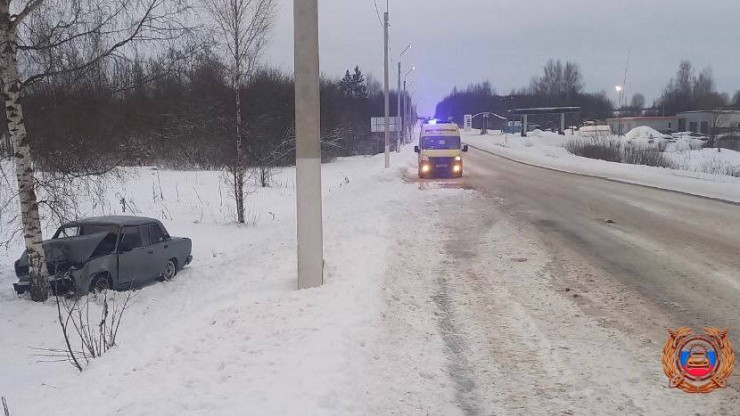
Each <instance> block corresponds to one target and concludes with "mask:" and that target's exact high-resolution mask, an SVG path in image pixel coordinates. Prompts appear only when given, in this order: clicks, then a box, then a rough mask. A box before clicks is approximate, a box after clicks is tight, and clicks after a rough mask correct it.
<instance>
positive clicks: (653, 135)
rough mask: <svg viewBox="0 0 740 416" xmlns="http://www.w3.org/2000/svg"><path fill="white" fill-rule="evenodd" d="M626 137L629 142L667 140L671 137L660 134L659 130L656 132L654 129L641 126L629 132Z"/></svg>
mask: <svg viewBox="0 0 740 416" xmlns="http://www.w3.org/2000/svg"><path fill="white" fill-rule="evenodd" d="M624 137H626V138H627V140H635V139H648V140H649V139H666V138H668V137H669V136H667V135H665V134H663V133H661V132H659V131H658V130H655V129H654V128H652V127H647V126H640V127H635V128H634V129H632V130H630V131H629V132H627V134H625V135H624Z"/></svg>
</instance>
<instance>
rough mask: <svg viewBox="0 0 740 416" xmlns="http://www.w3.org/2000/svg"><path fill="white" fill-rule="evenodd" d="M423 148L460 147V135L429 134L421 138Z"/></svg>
mask: <svg viewBox="0 0 740 416" xmlns="http://www.w3.org/2000/svg"><path fill="white" fill-rule="evenodd" d="M421 148H422V149H459V148H460V137H459V136H429V137H423V138H422V139H421Z"/></svg>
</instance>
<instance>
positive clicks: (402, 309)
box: [0, 135, 737, 416]
mask: <svg viewBox="0 0 740 416" xmlns="http://www.w3.org/2000/svg"><path fill="white" fill-rule="evenodd" d="M530 139H531V140H534V139H535V137H532V138H530ZM466 140H467V141H468V142H469V143H471V144H474V143H475V142H477V144H476V145H477V146H480V147H486V146H492V147H493V148H495V149H496V151H499V149H503V151H508V152H511V153H508V154H507V156H510V157H530V156H527V155H539V156H537V157H541V158H544V160H547V159H548V158H550V156H547V155H546V153H540V152H550V151H552V152H555V154H558V155H560V156H559V157H561V158H562V160H564V161H565V162H566V165H565V166H568V165H567V163H570V164H571V165H570V168H573V166H572V165H573V163H574V162H573V160H571V158H569V157H565V156H564V155H563V154H562V153H557V152H559V150H553V149H560V150H563V149H562V148H559V147H557V146H556V145H552V146H549V147H548V146H537V147H538V148H539V149H540V150H537V151H533V150H532V149H531V148H530V147H526V146H525V145H522V146H511V145H510V146H509V147H504V146H501V144H503V145H506V143H507V141H508V142H509V143H512V141H513V140H521V139H519V138H518V137H517V138H514V137H512V136H509V137H508V138H505V137H500V138H499V137H496V136H489V137H482V138H480V137H472V136H468V137H467V138H466ZM556 140H560V138H558V137H554V136H551V135H544V136H542V142H543V143H547V142H548V141H552V142H553V143H555V142H556ZM497 142H500V143H499V144H496V143H497ZM532 147H535V146H534V145H533V146H532ZM522 155H524V156H522ZM471 157H472V155H471ZM554 159H557V158H554ZM492 160H493V159H492ZM534 160H535V161H536V160H537V159H536V158H534ZM577 160H581V158H577ZM382 165H383V156H382V155H380V156H377V157H357V158H346V159H340V160H338V161H336V162H334V163H330V164H326V165H324V166H323V179H324V181H323V183H324V218H325V259H326V273H325V276H326V284H325V285H324V286H323V287H321V288H317V289H311V290H306V291H296V290H294V288H295V285H296V280H295V279H296V276H295V219H294V218H295V203H294V175H295V172H294V170H293V169H285V170H283V171H282V172H280V173H279V174H278V175H277V176H276V177H275V184H274V186H273V187H271V188H267V189H258V188H253V192H252V193H251V194H250V196H249V198H248V201H249V203H248V212H249V214H248V218H249V219H250V225H248V226H236V225H235V224H234V223H233V221H232V219H233V213H232V211H231V208H230V207H231V202H230V200H229V199H228V192H227V191H226V189H227V187H226V185H225V184H224V183H223V181H222V179H221V176H220V174H219V173H216V172H174V171H164V170H154V169H151V168H141V169H129V170H128V171H127V172H126V175H124V177H125V179H124V180H122V181H121V182H117V183H113V184H111V185H110V186H109V188H108V189H107V191H106V193H105V194H104V195H103V197H101V198H98V199H95V200H90V201H87V211H88V212H89V213H90V214H91V215H93V214H102V213H119V212H120V203H119V201H120V200H121V198H122V197H125V199H126V200H127V201H128V206H129V208H131V207H133V208H134V210H135V213H137V214H141V215H148V216H153V217H156V218H159V219H161V220H162V221H163V222H164V224H165V225H166V226H167V228H168V230H169V231H170V233H171V234H172V235H182V236H189V237H191V238H192V239H193V245H194V256H195V260H194V262H193V264H192V265H191V266H189V267H188V268H187V269H185V270H184V271H183V272H182V273H181V274H179V275H178V276H177V277H176V278H175V280H174V281H172V282H168V283H158V284H154V285H151V286H148V287H144V288H142V289H140V290H138V291H137V292H136V293H137V295H136V298H135V303H134V306H133V308H132V309H131V310H130V311H129V312H128V314H127V315H126V316H125V322H124V324H123V326H122V328H121V331H120V335H119V343H118V344H119V345H118V346H117V347H115V348H114V349H113V350H111V351H110V352H109V353H108V354H106V355H105V356H103V357H102V358H100V359H97V360H94V361H93V362H91V364H90V365H89V366H87V368H86V369H85V371H84V372H82V373H81V374H79V373H77V371H76V370H74V369H73V368H72V367H71V366H70V365H68V364H66V363H39V362H37V361H38V358H37V357H34V356H33V353H34V350H33V349H32V348H59V347H61V346H62V342H63V341H62V338H61V337H60V330H59V328H58V324H57V323H56V311H55V306H54V303H53V302H51V301H50V302H47V303H46V304H43V305H39V304H34V303H32V302H30V301H29V300H27V299H24V298H18V297H17V296H15V294H14V293H13V292H12V289H11V288H10V284H11V283H12V281H13V280H14V277H13V271H12V261H13V260H15V259H16V258H17V256H18V255H19V253H20V251H21V247H20V246H18V245H15V246H13V247H12V248H11V249H10V250H8V251H7V252H6V253H3V255H2V256H0V317H1V318H0V335H1V336H0V351H2V354H0V395H2V396H5V397H6V398H7V399H8V403H9V406H10V409H11V412H12V415H14V416H19V415H21V416H23V415H40V414H53V415H61V416H67V415H70V416H71V415H81V414H82V415H87V414H101V415H113V414H124V415H153V414H156V415H233V414H249V415H306V414H309V415H365V414H378V415H456V414H468V415H470V414H473V415H477V414H480V415H488V414H497V415H499V414H504V415H527V416H529V415H552V414H558V415H560V414H563V415H566V414H567V415H593V414H600V415H615V416H616V415H624V414H635V415H638V414H640V415H659V414H671V412H672V411H673V410H674V409H676V408H680V409H684V410H687V412H688V413H692V414H694V413H697V414H700V413H701V412H700V411H704V410H706V411H709V412H714V413H710V414H727V415H730V414H733V413H731V412H727V408H724V407H722V406H724V404H725V403H736V402H737V401H735V402H730V401H729V400H734V399H735V398H737V394H736V392H735V391H734V390H733V391H729V392H727V393H725V395H724V396H719V395H714V396H711V395H710V396H706V397H703V398H695V397H691V396H688V395H684V394H683V393H680V392H676V391H675V390H671V389H668V387H667V381H666V380H665V378H664V376H663V374H662V373H661V369H660V365H659V361H658V360H657V351H658V350H659V343H660V342H662V340H663V339H664V337H665V332H664V328H666V327H667V326H668V325H669V323H670V320H669V319H668V317H665V316H660V315H656V313H655V311H651V310H647V309H646V307H645V306H644V305H642V304H640V303H639V302H632V303H630V302H628V300H625V299H623V295H622V294H623V293H627V292H626V291H625V290H624V289H623V288H620V287H613V286H609V285H608V284H605V283H601V282H600V283H599V286H598V287H594V288H593V289H592V290H591V292H590V293H589V292H588V291H587V289H585V288H584V285H586V286H587V285H588V284H587V283H585V282H583V281H582V279H583V276H589V277H590V278H591V279H592V280H590V281H591V282H593V279H597V278H598V277H597V276H598V273H597V272H596V271H594V270H591V269H590V268H589V267H590V266H589V265H588V264H580V263H578V262H576V261H568V262H567V264H568V265H569V267H574V268H576V267H577V270H573V271H572V273H571V272H563V271H562V270H560V269H559V267H557V265H556V264H554V257H553V256H552V253H550V252H548V247H547V246H546V244H544V243H543V241H542V240H541V238H540V237H538V232H537V231H536V230H534V229H533V227H532V226H531V225H530V224H527V223H526V222H525V219H524V218H523V217H522V216H521V215H519V214H517V213H516V212H514V213H512V212H510V211H511V210H512V208H507V206H508V205H509V202H507V201H506V200H503V199H499V198H497V197H494V196H491V195H487V194H485V193H481V192H478V191H474V190H470V189H469V188H470V186H466V183H468V182H466V180H467V178H463V179H461V180H438V181H437V180H425V181H419V180H418V179H416V177H415V176H416V175H415V174H416V157H415V155H414V153H412V152H411V147H410V146H407V147H406V148H404V150H403V152H402V153H401V154H400V155H397V154H394V155H393V166H394V168H393V169H390V170H383V169H382ZM598 166H601V165H598ZM598 166H597V167H598ZM488 168H489V167H488V166H478V167H477V169H479V170H480V169H484V170H485V169H488ZM632 168H634V167H632ZM594 169H595V168H594ZM679 178H680V177H679ZM719 183H721V182H719ZM728 183H732V184H733V185H735V184H736V183H735V182H728ZM513 210H514V211H516V209H513ZM569 256H570V257H569V258H571V259H575V258H577V254H572V255H569ZM581 261H582V260H581ZM566 285H567V287H568V288H573V290H574V292H575V291H578V293H580V294H581V295H579V296H580V297H579V298H576V297H575V296H573V295H571V293H573V292H567V293H566ZM593 286H597V284H596V283H593ZM567 290H570V289H567ZM586 293H587V294H588V296H587V297H588V298H589V299H593V302H594V305H595V306H593V308H591V309H592V310H591V311H589V307H588V306H589V305H590V304H589V303H584V302H585V301H584V296H583V294H586ZM615 294H619V296H618V297H617V299H616V300H615V296H616V295H615ZM589 302H590V300H589ZM584 305H586V306H584ZM602 314H603V315H602ZM620 314H622V315H624V316H625V317H624V319H620V318H619V316H621V315H620ZM632 316H651V317H652V318H651V319H652V320H653V321H651V322H655V325H654V326H655V327H656V328H659V331H657V330H656V331H655V333H647V334H646V333H643V332H640V331H637V330H635V328H633V327H631V326H630V327H625V326H624V325H629V322H630V319H632ZM607 317H608V318H607ZM628 318H629V319H628ZM615 322H616V323H615ZM625 322H626V323H625ZM646 345H649V347H646ZM646 349H647V352H646ZM636 368H637V369H636ZM625 374H630V376H629V377H625ZM728 390H730V389H728ZM721 397H725V399H726V400H725V401H724V402H722V401H719V400H717V398H721ZM694 410H696V411H694Z"/></svg>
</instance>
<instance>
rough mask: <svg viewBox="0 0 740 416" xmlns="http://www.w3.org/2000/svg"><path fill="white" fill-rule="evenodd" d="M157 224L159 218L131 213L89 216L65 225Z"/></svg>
mask: <svg viewBox="0 0 740 416" xmlns="http://www.w3.org/2000/svg"><path fill="white" fill-rule="evenodd" d="M153 222H154V223H157V224H159V220H156V219H154V218H149V217H135V216H132V215H108V216H104V217H91V218H85V219H81V220H77V221H72V222H70V223H68V224H65V225H81V224H103V225H122V226H123V225H144V224H151V223H153Z"/></svg>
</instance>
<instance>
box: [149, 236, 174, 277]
mask: <svg viewBox="0 0 740 416" xmlns="http://www.w3.org/2000/svg"><path fill="white" fill-rule="evenodd" d="M147 228H148V232H149V239H150V244H151V245H150V246H149V248H150V251H152V252H153V253H154V256H153V258H152V268H153V270H154V272H155V277H159V276H161V275H162V273H163V272H164V269H165V266H166V265H167V260H169V259H170V257H172V256H170V255H169V254H170V253H169V251H170V250H169V236H167V234H165V233H164V231H163V230H162V227H160V226H159V224H156V223H152V224H149V225H147Z"/></svg>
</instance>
